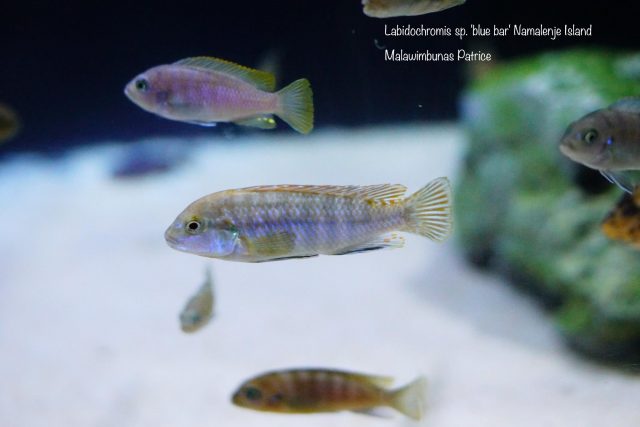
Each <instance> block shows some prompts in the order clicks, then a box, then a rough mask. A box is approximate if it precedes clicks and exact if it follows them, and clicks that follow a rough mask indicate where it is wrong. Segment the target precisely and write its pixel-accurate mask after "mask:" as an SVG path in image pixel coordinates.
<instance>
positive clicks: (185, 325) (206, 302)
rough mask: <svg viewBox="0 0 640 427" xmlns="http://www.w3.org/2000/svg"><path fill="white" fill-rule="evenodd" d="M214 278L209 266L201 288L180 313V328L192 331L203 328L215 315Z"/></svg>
mask: <svg viewBox="0 0 640 427" xmlns="http://www.w3.org/2000/svg"><path fill="white" fill-rule="evenodd" d="M213 304H214V298H213V280H212V279H211V269H210V268H207V272H206V279H205V281H204V283H203V284H202V286H200V289H198V291H197V292H196V293H195V294H194V295H193V296H192V297H191V298H189V301H187V304H186V305H185V306H184V308H183V309H182V312H181V313H180V328H181V329H182V331H183V332H186V333H191V332H196V331H197V330H199V329H202V328H203V327H204V326H205V325H206V324H207V323H209V320H211V317H213Z"/></svg>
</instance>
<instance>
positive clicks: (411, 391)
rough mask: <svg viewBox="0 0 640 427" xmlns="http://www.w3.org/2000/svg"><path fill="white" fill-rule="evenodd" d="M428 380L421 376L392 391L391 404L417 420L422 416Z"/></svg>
mask: <svg viewBox="0 0 640 427" xmlns="http://www.w3.org/2000/svg"><path fill="white" fill-rule="evenodd" d="M426 390H427V380H426V379H425V378H424V377H419V378H417V379H416V380H414V381H413V382H411V383H409V384H407V385H406V386H404V387H402V388H400V389H398V390H394V391H392V392H391V393H390V396H389V398H390V400H389V406H391V407H392V408H394V409H396V410H398V411H400V412H402V413H403V414H405V415H406V416H408V417H409V418H412V419H414V420H416V421H418V420H420V419H421V418H422V414H423V413H424V407H425V395H426Z"/></svg>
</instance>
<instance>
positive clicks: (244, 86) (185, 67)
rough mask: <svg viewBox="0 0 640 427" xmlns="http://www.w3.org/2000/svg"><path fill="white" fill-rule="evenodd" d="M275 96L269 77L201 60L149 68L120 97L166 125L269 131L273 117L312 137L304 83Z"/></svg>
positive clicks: (310, 96) (219, 61)
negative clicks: (166, 121)
mask: <svg viewBox="0 0 640 427" xmlns="http://www.w3.org/2000/svg"><path fill="white" fill-rule="evenodd" d="M274 90H275V77H274V76H273V75H272V74H270V73H267V72H264V71H259V70H254V69H251V68H248V67H244V66H242V65H237V64H234V63H232V62H229V61H224V60H222V59H217V58H210V57H203V56H201V57H195V58H186V59H183V60H180V61H178V62H176V63H174V64H169V65H160V66H157V67H153V68H151V69H149V70H147V71H145V72H144V73H142V74H139V75H138V76H136V77H135V78H134V79H133V80H131V81H130V82H129V83H128V84H127V86H126V87H125V90H124V93H125V95H127V97H128V98H129V99H130V100H131V101H133V102H134V103H135V104H137V105H138V106H139V107H140V108H142V109H143V110H146V111H149V112H151V113H154V114H157V115H159V116H161V117H164V118H166V119H170V120H177V121H182V122H187V123H193V124H198V125H202V126H215V124H216V123H218V122H233V123H236V124H239V125H243V126H251V127H257V128H261V129H273V128H275V127H276V122H275V120H274V119H273V115H274V114H275V115H277V116H278V117H280V118H281V119H282V120H284V121H285V122H287V123H288V124H289V125H290V126H291V127H292V128H294V129H295V130H297V131H298V132H301V133H309V132H311V130H312V129H313V94H312V92H311V86H310V85H309V81H308V80H307V79H300V80H296V81H295V82H293V83H291V84H290V85H289V86H287V87H285V88H284V89H281V90H279V91H278V92H274Z"/></svg>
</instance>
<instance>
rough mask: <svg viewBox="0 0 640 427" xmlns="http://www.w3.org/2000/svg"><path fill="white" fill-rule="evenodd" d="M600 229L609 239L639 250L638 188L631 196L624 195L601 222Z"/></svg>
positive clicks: (639, 188)
mask: <svg viewBox="0 0 640 427" xmlns="http://www.w3.org/2000/svg"><path fill="white" fill-rule="evenodd" d="M601 229H602V233H603V234H604V235H605V236H607V237H608V238H609V239H611V240H617V241H620V242H623V243H626V244H627V245H629V246H631V247H633V248H635V249H640V187H636V188H635V189H634V191H633V194H629V193H624V195H623V196H622V198H621V199H620V201H619V202H618V203H617V204H616V206H614V208H613V209H612V210H611V211H610V212H609V214H608V215H607V217H606V218H605V219H604V220H603V221H602V225H601Z"/></svg>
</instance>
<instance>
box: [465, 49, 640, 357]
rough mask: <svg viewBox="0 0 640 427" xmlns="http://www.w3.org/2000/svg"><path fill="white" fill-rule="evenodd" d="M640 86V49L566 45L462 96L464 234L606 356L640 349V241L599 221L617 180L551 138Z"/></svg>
mask: <svg viewBox="0 0 640 427" xmlns="http://www.w3.org/2000/svg"><path fill="white" fill-rule="evenodd" d="M638 94H640V53H624V52H611V51H607V50H572V51H566V52H561V53H549V54H543V55H540V56H537V57H533V58H528V59H524V60H520V61H516V62H513V63H505V64H502V65H500V66H498V67H496V68H495V69H494V70H493V72H492V73H489V74H488V75H485V76H484V77H483V78H481V79H479V80H477V81H475V82H473V83H472V84H471V86H470V87H469V88H468V89H467V91H466V92H465V94H464V96H463V99H462V110H463V119H464V122H465V125H466V126H467V129H468V133H469V147H468V149H467V153H466V157H465V163H464V167H463V168H462V174H461V177H460V179H459V180H458V188H457V191H455V197H456V215H457V218H456V227H457V236H458V240H459V243H460V244H461V246H462V248H463V250H464V251H465V253H466V255H467V256H468V257H469V258H470V259H471V260H472V261H474V262H475V263H477V264H481V265H484V266H489V267H492V268H496V269H498V270H500V271H502V272H505V273H507V274H509V276H510V277H511V278H513V279H514V280H516V281H517V282H519V284H520V285H521V286H523V287H525V288H527V289H528V290H530V291H532V292H533V293H534V294H536V295H539V296H541V297H542V298H543V300H544V301H546V302H551V304H549V307H550V309H551V310H553V311H554V312H555V319H556V323H557V325H558V326H559V329H560V330H561V331H562V332H563V333H564V335H565V337H567V339H568V340H569V342H570V343H571V344H572V346H573V347H575V348H577V349H579V350H580V351H582V352H584V353H586V354H589V355H592V356H596V357H599V358H603V359H609V360H639V359H640V252H638V251H637V250H634V249H633V248H631V247H627V246H625V245H624V244H621V243H619V242H613V241H610V240H609V239H607V238H606V237H605V236H604V235H603V234H602V232H601V228H600V222H601V221H602V219H603V218H604V217H605V216H606V214H607V212H608V211H609V210H610V209H611V208H612V207H613V206H614V205H615V203H616V201H617V199H618V198H619V197H620V194H621V190H620V189H618V188H617V187H616V186H614V185H611V184H609V183H607V182H606V181H605V179H604V178H603V177H601V176H600V174H599V173H598V172H596V171H593V170H589V169H587V168H586V167H584V166H581V165H579V164H576V163H573V162H571V161H570V160H569V159H567V158H566V157H564V156H563V155H562V154H561V153H560V151H559V149H558V145H559V141H560V138H561V136H562V134H563V133H564V131H565V129H566V128H567V126H568V125H569V124H570V123H571V122H572V121H574V120H576V119H578V118H579V117H582V116H583V115H585V114H587V113H589V112H591V111H594V110H597V109H599V108H603V107H605V106H607V105H609V104H611V103H612V102H614V101H615V100H617V99H619V98H623V97H626V96H631V95H638Z"/></svg>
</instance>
